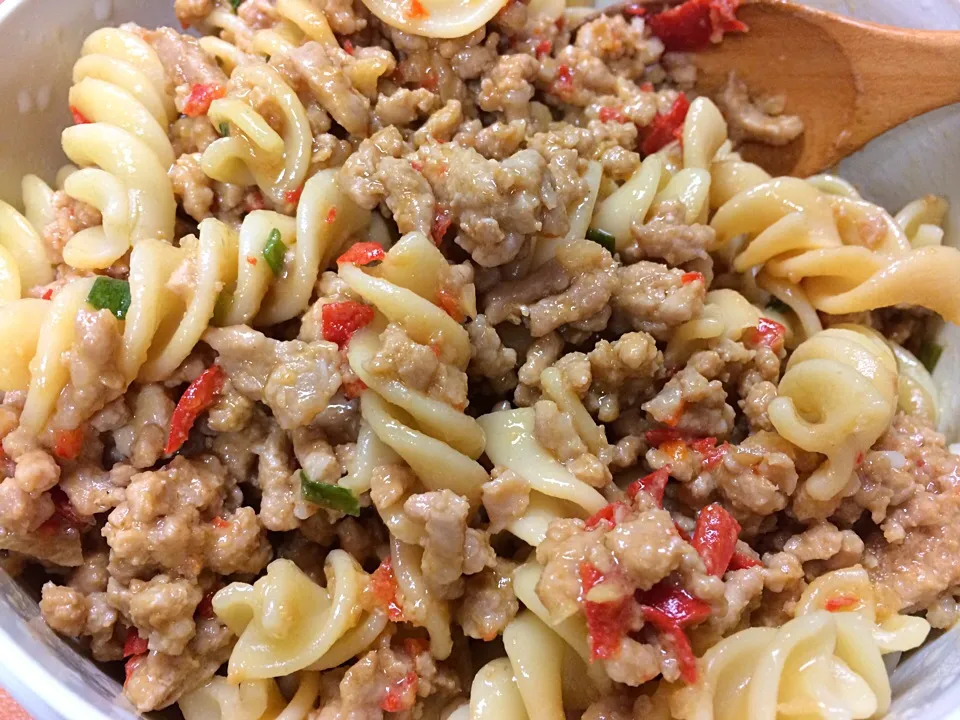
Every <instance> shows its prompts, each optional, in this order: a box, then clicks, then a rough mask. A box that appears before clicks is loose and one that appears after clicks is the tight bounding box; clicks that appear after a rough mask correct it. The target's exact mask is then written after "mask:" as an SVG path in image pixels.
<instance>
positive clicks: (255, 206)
mask: <svg viewBox="0 0 960 720" xmlns="http://www.w3.org/2000/svg"><path fill="white" fill-rule="evenodd" d="M243 209H244V210H246V211H247V212H253V211H254V210H266V209H267V201H266V200H265V199H264V197H263V193H262V192H260V191H259V190H257V189H253V190H250V191H248V192H247V194H246V195H244V196H243Z"/></svg>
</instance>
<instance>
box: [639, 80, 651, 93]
mask: <svg viewBox="0 0 960 720" xmlns="http://www.w3.org/2000/svg"><path fill="white" fill-rule="evenodd" d="M640 90H641V91H642V92H648V93H649V92H653V83H652V82H649V81H648V82H645V83H641V85H640Z"/></svg>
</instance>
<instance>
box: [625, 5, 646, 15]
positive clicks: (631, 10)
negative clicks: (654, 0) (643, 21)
mask: <svg viewBox="0 0 960 720" xmlns="http://www.w3.org/2000/svg"><path fill="white" fill-rule="evenodd" d="M623 14H624V15H629V16H630V17H643V16H644V15H646V14H647V9H646V8H645V7H644V6H643V5H627V6H626V7H625V8H624V9H623Z"/></svg>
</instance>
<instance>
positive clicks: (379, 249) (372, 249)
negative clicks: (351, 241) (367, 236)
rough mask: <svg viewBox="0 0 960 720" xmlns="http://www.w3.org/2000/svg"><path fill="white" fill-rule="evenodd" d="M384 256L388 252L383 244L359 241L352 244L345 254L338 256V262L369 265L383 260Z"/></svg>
mask: <svg viewBox="0 0 960 720" xmlns="http://www.w3.org/2000/svg"><path fill="white" fill-rule="evenodd" d="M384 257H386V253H385V252H384V250H383V246H381V245H378V244H377V243H375V242H358V243H356V244H355V245H351V246H350V248H349V249H348V250H347V251H346V252H345V253H344V254H343V255H341V256H340V257H338V258H337V264H338V265H339V264H347V263H349V264H351V265H369V264H370V263H372V262H377V261H378V260H383V258H384Z"/></svg>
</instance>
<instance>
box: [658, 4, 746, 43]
mask: <svg viewBox="0 0 960 720" xmlns="http://www.w3.org/2000/svg"><path fill="white" fill-rule="evenodd" d="M738 7H740V0H687V1H686V2H685V3H683V4H682V5H678V6H677V7H673V8H670V9H668V10H664V11H663V12H661V13H657V14H656V15H652V16H651V17H650V18H649V19H648V20H647V26H648V27H649V28H650V30H651V31H652V32H653V34H654V35H656V36H657V37H658V38H660V40H662V41H663V44H664V46H665V47H666V48H667V50H670V51H677V52H689V51H691V50H699V49H701V48H704V47H706V46H707V45H709V44H710V43H711V42H720V40H721V39H723V35H724V33H728V32H746V31H747V26H746V25H745V24H744V23H742V22H741V21H740V20H737V8H738Z"/></svg>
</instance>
